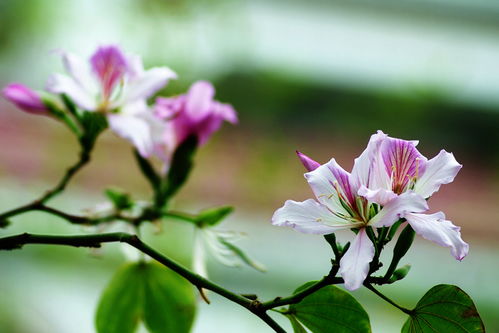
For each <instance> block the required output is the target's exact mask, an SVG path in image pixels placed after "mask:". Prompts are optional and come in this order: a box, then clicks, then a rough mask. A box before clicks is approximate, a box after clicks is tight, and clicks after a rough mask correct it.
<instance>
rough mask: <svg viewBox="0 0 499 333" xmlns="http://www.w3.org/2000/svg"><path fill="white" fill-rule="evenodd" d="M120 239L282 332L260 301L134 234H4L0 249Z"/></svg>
mask: <svg viewBox="0 0 499 333" xmlns="http://www.w3.org/2000/svg"><path fill="white" fill-rule="evenodd" d="M114 242H121V243H127V244H129V245H130V246H133V247H134V248H136V249H137V250H139V251H141V252H143V253H145V254H147V255H149V256H150V257H151V258H153V259H155V260H157V261H158V262H159V263H161V264H162V265H164V266H166V267H168V268H169V269H171V270H172V271H174V272H175V273H177V274H179V275H180V276H182V277H183V278H185V279H186V280H187V281H189V282H190V283H191V284H193V285H194V286H196V287H197V288H198V289H199V288H203V289H208V290H211V291H213V292H214V293H217V294H219V295H220V296H222V297H225V298H226V299H228V300H230V301H232V302H234V303H237V304H239V305H240V306H242V307H244V308H246V309H248V310H249V311H251V312H252V313H254V314H255V315H256V316H258V317H259V318H260V319H262V320H263V321H264V322H265V323H267V325H269V326H270V327H271V328H272V329H274V331H275V332H277V333H286V331H285V330H284V329H282V328H281V327H280V326H279V324H277V323H276V322H275V321H274V320H273V319H272V318H271V317H270V316H269V315H268V314H267V313H266V310H267V309H265V308H263V307H262V304H261V303H260V302H258V301H251V300H249V299H247V298H245V297H243V296H240V295H238V294H235V293H233V292H231V291H229V290H227V289H225V288H223V287H221V286H219V285H217V284H215V283H213V282H211V281H209V280H208V279H205V278H203V277H202V276H200V275H198V274H196V273H194V272H191V271H190V270H189V269H187V268H185V267H184V266H182V265H181V264H179V263H177V262H175V261H174V260H172V259H170V258H168V257H166V256H164V255H162V254H161V253H159V252H157V251H156V250H154V249H153V248H151V247H150V246H149V245H147V244H145V243H144V242H142V241H141V240H140V239H139V238H138V237H137V236H136V235H132V234H127V233H122V232H116V233H106V234H94V235H72V236H53V235H36V234H29V233H24V234H19V235H15V236H8V237H3V238H0V250H15V249H21V248H22V247H23V246H24V245H27V244H52V245H65V246H74V247H101V245H102V244H103V243H114Z"/></svg>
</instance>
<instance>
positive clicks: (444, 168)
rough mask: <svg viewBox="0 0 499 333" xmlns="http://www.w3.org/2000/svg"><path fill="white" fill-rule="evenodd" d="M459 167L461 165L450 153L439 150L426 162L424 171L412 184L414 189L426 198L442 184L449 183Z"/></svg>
mask: <svg viewBox="0 0 499 333" xmlns="http://www.w3.org/2000/svg"><path fill="white" fill-rule="evenodd" d="M461 168H462V165H461V164H459V163H458V162H457V161H456V159H455V158H454V155H453V154H452V153H448V152H446V151H445V150H441V151H440V153H438V155H437V156H435V157H434V158H432V159H431V160H429V161H428V162H427V163H426V168H425V170H424V172H423V173H422V175H421V177H419V179H418V180H417V181H416V184H415V185H414V191H415V192H417V193H419V194H421V195H422V196H423V197H424V198H428V197H430V196H431V195H432V194H433V193H435V192H437V191H438V190H439V188H440V186H441V185H442V184H449V183H451V182H452V181H453V180H454V177H456V175H457V173H458V172H459V170H460V169H461Z"/></svg>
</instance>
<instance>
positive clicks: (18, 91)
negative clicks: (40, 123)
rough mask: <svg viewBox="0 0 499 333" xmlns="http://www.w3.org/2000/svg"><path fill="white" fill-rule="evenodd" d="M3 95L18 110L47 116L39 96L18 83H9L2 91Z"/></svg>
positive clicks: (45, 108)
mask: <svg viewBox="0 0 499 333" xmlns="http://www.w3.org/2000/svg"><path fill="white" fill-rule="evenodd" d="M3 95H4V97H5V98H6V99H8V100H9V101H10V102H12V103H14V104H15V105H16V106H17V107H18V108H20V109H21V110H23V111H26V112H28V113H32V114H39V115H47V114H48V111H49V110H48V109H47V107H46V106H45V104H44V103H43V101H42V99H41V97H40V95H39V94H38V93H36V92H35V91H33V90H31V89H30V88H28V87H26V86H25V85H23V84H20V83H11V84H9V85H7V86H6V87H5V88H4V89H3Z"/></svg>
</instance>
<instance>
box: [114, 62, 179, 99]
mask: <svg viewBox="0 0 499 333" xmlns="http://www.w3.org/2000/svg"><path fill="white" fill-rule="evenodd" d="M175 78H177V74H175V72H174V71H172V70H171V69H170V68H168V67H155V68H151V69H149V70H147V71H145V72H143V73H142V74H141V75H139V76H138V77H137V78H136V79H134V80H130V81H129V82H128V84H127V85H126V88H125V92H124V93H123V97H122V99H121V100H120V101H121V102H122V103H129V102H133V101H136V100H138V99H146V98H148V97H151V96H152V95H153V94H154V93H155V92H156V91H158V90H159V89H161V88H162V87H163V86H164V85H165V84H167V83H168V80H170V79H175Z"/></svg>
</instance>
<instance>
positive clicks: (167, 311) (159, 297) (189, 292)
mask: <svg viewBox="0 0 499 333" xmlns="http://www.w3.org/2000/svg"><path fill="white" fill-rule="evenodd" d="M195 307H196V300H195V294H194V291H193V289H192V287H191V285H190V284H189V283H188V282H187V281H186V280H184V279H182V278H181V277H179V276H178V275H176V274H175V273H174V272H172V271H170V270H168V269H166V268H163V267H161V266H159V265H157V264H155V263H134V264H131V265H126V266H125V267H124V268H122V269H120V270H119V271H118V273H117V274H116V275H115V277H114V278H113V279H112V281H111V283H110V284H109V286H108V287H107V288H106V290H105V291H104V293H103V295H102V297H101V300H100V302H99V306H98V309H97V315H96V328H97V332H98V333H133V332H135V330H136V328H137V324H138V322H139V320H142V321H144V323H145V325H146V327H147V328H148V330H149V332H151V333H168V332H176V333H177V332H178V333H188V332H189V331H190V328H191V326H192V323H193V320H194V314H195Z"/></svg>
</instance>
